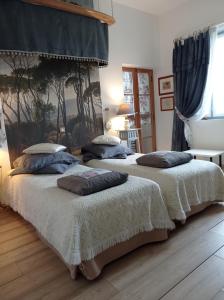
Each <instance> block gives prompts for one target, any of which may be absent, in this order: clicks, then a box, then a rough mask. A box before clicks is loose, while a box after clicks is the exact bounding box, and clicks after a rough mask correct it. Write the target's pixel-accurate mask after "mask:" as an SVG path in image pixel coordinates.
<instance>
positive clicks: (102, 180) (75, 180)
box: [57, 169, 128, 196]
mask: <svg viewBox="0 0 224 300" xmlns="http://www.w3.org/2000/svg"><path fill="white" fill-rule="evenodd" d="M127 178H128V174H127V173H120V172H114V171H108V170H104V169H92V170H89V171H85V172H83V173H79V174H74V175H69V176H65V177H61V178H59V179H58V180H57V184H58V187H60V188H62V189H65V190H67V191H69V192H72V193H75V194H78V195H81V196H85V195H90V194H93V193H97V192H99V191H102V190H105V189H108V188H111V187H113V186H116V185H120V184H122V183H124V182H126V181H127Z"/></svg>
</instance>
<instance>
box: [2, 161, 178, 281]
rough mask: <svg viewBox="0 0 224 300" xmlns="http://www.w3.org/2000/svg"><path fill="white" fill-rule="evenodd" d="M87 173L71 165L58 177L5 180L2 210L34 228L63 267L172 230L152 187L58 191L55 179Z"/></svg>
mask: <svg viewBox="0 0 224 300" xmlns="http://www.w3.org/2000/svg"><path fill="white" fill-rule="evenodd" d="M88 169H90V168H88V167H86V166H81V165H76V166H74V167H72V168H71V169H69V170H68V171H67V172H66V173H65V174H63V175H27V174H26V175H17V176H13V177H10V176H9V177H8V179H7V197H6V198H5V199H6V202H5V204H7V205H9V206H10V207H12V209H13V210H15V211H17V212H18V213H19V214H20V215H22V216H23V217H24V219H26V220H28V221H29V222H30V223H31V224H33V225H34V227H35V228H36V229H37V230H38V232H39V233H40V235H41V236H42V237H43V238H44V239H45V240H46V241H47V242H48V244H49V245H50V246H52V247H53V248H54V249H56V251H57V252H58V253H59V254H60V256H61V257H62V258H63V260H64V261H65V263H66V264H67V265H68V266H79V265H80V264H81V263H82V262H83V261H89V260H91V259H94V257H96V256H97V255H99V254H100V253H101V252H103V251H104V250H106V249H108V248H110V247H113V246H115V245H117V244H119V243H121V242H124V241H127V240H129V239H131V238H132V237H134V236H135V235H137V234H139V233H141V232H150V231H153V230H154V229H165V230H169V229H173V228H174V224H173V222H172V221H171V220H170V218H169V216H168V212H167V209H166V206H165V204H164V202H163V199H162V196H161V192H160V189H159V186H158V185H157V184H156V183H154V182H152V181H149V180H145V179H143V178H137V177H133V176H129V178H128V181H127V182H126V183H124V184H122V185H119V186H116V187H113V188H110V189H107V190H104V191H101V192H98V193H95V194H92V195H88V196H78V195H76V194H73V193H70V192H68V191H65V190H62V189H60V188H58V187H57V179H58V178H59V177H62V176H66V175H70V174H75V173H79V172H82V171H86V170H88ZM98 275H99V274H97V275H96V276H98ZM96 276H95V277H96ZM93 277H94V276H93ZM91 279H93V278H91Z"/></svg>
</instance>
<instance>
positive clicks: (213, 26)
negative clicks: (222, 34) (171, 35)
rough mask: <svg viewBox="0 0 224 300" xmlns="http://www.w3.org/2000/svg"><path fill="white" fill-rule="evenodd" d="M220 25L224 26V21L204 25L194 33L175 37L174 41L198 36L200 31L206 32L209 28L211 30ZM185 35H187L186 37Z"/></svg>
mask: <svg viewBox="0 0 224 300" xmlns="http://www.w3.org/2000/svg"><path fill="white" fill-rule="evenodd" d="M218 26H220V27H222V26H223V27H224V22H222V23H216V24H211V25H208V26H206V27H204V28H203V29H201V30H200V29H199V30H195V31H194V32H193V33H192V34H186V35H185V34H184V35H183V36H180V37H178V38H175V39H174V40H173V42H174V43H176V42H178V41H179V42H183V41H184V40H185V39H187V38H190V37H197V36H198V35H199V34H200V33H202V32H206V31H207V30H209V29H212V28H216V27H218ZM184 36H185V37H184Z"/></svg>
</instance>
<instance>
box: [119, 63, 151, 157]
mask: <svg viewBox="0 0 224 300" xmlns="http://www.w3.org/2000/svg"><path fill="white" fill-rule="evenodd" d="M122 71H123V85H124V102H125V103H128V104H129V105H130V108H131V111H132V112H133V114H132V115H129V116H128V118H129V122H130V127H131V128H140V130H139V138H140V148H141V152H143V153H148V152H152V151H155V150H156V128H155V107H154V86H153V70H151V69H140V68H127V67H123V68H122Z"/></svg>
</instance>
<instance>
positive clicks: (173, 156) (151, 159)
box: [136, 151, 193, 168]
mask: <svg viewBox="0 0 224 300" xmlns="http://www.w3.org/2000/svg"><path fill="white" fill-rule="evenodd" d="M192 158H193V156H192V155H191V154H190V153H185V152H176V151H157V152H152V153H148V154H145V155H143V156H141V157H139V158H137V159H136V162H137V164H138V165H142V166H147V167H153V168H172V167H175V166H178V165H182V164H186V163H188V162H189V161H190V160H191V159H192Z"/></svg>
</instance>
